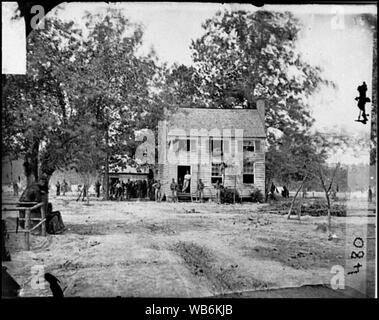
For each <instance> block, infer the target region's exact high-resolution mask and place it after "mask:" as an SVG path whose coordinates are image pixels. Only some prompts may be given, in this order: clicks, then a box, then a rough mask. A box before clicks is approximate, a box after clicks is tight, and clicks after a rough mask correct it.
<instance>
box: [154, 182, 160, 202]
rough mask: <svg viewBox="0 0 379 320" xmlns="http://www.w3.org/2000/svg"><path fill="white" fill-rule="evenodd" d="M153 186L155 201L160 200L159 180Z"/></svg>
mask: <svg viewBox="0 0 379 320" xmlns="http://www.w3.org/2000/svg"><path fill="white" fill-rule="evenodd" d="M153 187H154V188H155V201H157V202H160V201H161V181H160V180H158V181H157V182H156V183H154V184H153Z"/></svg>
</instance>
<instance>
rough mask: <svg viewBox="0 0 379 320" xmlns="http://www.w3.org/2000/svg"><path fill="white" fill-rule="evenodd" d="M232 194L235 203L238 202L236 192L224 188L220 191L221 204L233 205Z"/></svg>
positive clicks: (238, 196)
mask: <svg viewBox="0 0 379 320" xmlns="http://www.w3.org/2000/svg"><path fill="white" fill-rule="evenodd" d="M234 192H235V194H236V202H240V201H241V200H240V195H239V193H238V191H237V190H234V189H232V188H230V189H229V188H225V189H222V190H221V202H222V203H234Z"/></svg>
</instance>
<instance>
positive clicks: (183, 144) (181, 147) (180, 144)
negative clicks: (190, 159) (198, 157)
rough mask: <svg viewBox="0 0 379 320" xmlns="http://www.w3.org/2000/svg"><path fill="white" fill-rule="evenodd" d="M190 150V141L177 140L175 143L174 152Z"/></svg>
mask: <svg viewBox="0 0 379 320" xmlns="http://www.w3.org/2000/svg"><path fill="white" fill-rule="evenodd" d="M190 150H191V140H190V139H179V140H177V141H176V152H181V151H190Z"/></svg>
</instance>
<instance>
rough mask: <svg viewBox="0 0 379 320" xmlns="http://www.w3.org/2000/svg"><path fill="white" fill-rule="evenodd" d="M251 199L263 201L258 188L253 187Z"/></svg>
mask: <svg viewBox="0 0 379 320" xmlns="http://www.w3.org/2000/svg"><path fill="white" fill-rule="evenodd" d="M250 196H251V201H253V202H263V200H264V196H263V193H262V191H261V190H259V189H254V190H253V191H252V192H251V193H250Z"/></svg>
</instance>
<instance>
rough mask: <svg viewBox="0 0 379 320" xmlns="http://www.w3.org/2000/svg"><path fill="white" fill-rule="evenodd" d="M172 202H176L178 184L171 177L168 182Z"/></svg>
mask: <svg viewBox="0 0 379 320" xmlns="http://www.w3.org/2000/svg"><path fill="white" fill-rule="evenodd" d="M170 189H171V195H172V202H178V184H177V183H176V182H175V179H174V178H173V179H172V182H171V184H170Z"/></svg>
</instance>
